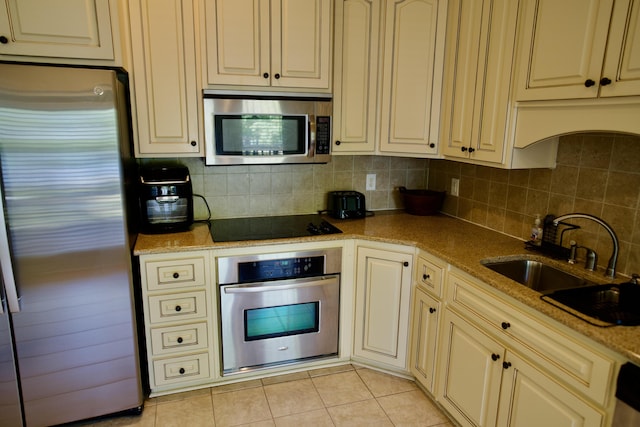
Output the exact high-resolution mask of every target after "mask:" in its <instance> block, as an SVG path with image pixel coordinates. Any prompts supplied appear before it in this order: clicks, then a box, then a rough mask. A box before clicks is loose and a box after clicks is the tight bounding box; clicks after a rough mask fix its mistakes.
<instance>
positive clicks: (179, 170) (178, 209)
mask: <svg viewBox="0 0 640 427" xmlns="http://www.w3.org/2000/svg"><path fill="white" fill-rule="evenodd" d="M139 197H140V212H141V215H142V224H141V226H142V231H143V232H145V233H172V232H177V231H185V230H188V229H189V227H191V224H193V189H192V187H191V177H190V176H189V169H188V168H187V167H185V166H152V167H146V168H143V169H142V170H141V173H140V190H139Z"/></svg>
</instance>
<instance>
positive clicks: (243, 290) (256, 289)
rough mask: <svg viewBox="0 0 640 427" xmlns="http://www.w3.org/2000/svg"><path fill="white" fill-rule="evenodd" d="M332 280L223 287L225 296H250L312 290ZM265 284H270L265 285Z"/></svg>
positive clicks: (329, 277)
mask: <svg viewBox="0 0 640 427" xmlns="http://www.w3.org/2000/svg"><path fill="white" fill-rule="evenodd" d="M330 279H335V277H333V276H328V277H322V278H321V279H318V278H313V279H295V280H294V282H295V283H289V284H286V285H285V284H283V285H279V284H278V283H287V282H291V281H289V280H288V281H286V282H260V283H255V284H251V285H232V286H222V288H223V290H224V293H225V294H249V293H260V292H269V291H281V290H287V289H303V288H312V287H314V286H318V285H326V284H327V283H326V281H327V280H330ZM265 283H268V284H266V285H265Z"/></svg>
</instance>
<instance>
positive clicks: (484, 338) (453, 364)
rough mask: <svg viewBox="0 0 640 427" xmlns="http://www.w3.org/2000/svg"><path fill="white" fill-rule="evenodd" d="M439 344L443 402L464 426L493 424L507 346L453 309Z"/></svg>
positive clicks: (446, 321) (446, 316) (440, 398)
mask: <svg viewBox="0 0 640 427" xmlns="http://www.w3.org/2000/svg"><path fill="white" fill-rule="evenodd" d="M440 347H441V348H442V350H443V351H442V358H441V359H440V364H439V368H438V369H439V375H440V379H439V384H440V385H439V392H438V396H437V397H438V401H439V402H440V404H441V405H442V406H443V407H444V408H446V409H447V410H448V411H449V412H450V413H451V414H453V415H454V416H456V419H457V421H458V422H460V423H461V424H462V425H465V426H494V425H495V424H496V416H497V411H498V398H499V393H500V380H501V376H502V362H503V360H504V354H505V349H504V347H503V346H502V345H500V344H498V343H497V342H496V341H494V340H493V339H492V338H490V337H489V336H488V335H485V334H484V333H483V332H482V331H481V330H480V329H478V328H477V327H475V326H473V325H472V324H471V323H468V322H467V321H465V320H464V319H462V318H461V317H460V316H458V315H457V314H455V313H453V312H452V311H450V310H446V311H445V313H444V328H443V329H442V340H441V345H440Z"/></svg>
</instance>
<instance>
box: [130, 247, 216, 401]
mask: <svg viewBox="0 0 640 427" xmlns="http://www.w3.org/2000/svg"><path fill="white" fill-rule="evenodd" d="M209 268H210V261H209V253H208V252H207V251H201V252H188V253H172V254H159V255H142V256H140V275H141V279H142V298H143V308H144V322H145V334H146V349H147V360H148V368H149V383H150V387H151V393H152V394H153V393H162V392H168V391H180V390H181V389H184V388H186V387H190V386H196V385H202V384H207V383H210V382H212V380H213V379H214V378H215V372H217V371H216V369H215V364H216V362H215V360H216V358H214V357H213V350H212V348H213V341H214V337H215V336H216V334H215V329H214V323H213V318H214V316H213V312H214V309H215V308H214V306H213V301H214V299H215V298H214V296H213V295H212V293H211V292H212V291H211V286H212V285H211V283H212V282H211V272H210V271H209Z"/></svg>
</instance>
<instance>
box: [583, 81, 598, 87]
mask: <svg viewBox="0 0 640 427" xmlns="http://www.w3.org/2000/svg"><path fill="white" fill-rule="evenodd" d="M595 84H596V82H595V81H593V80H591V79H587V80H585V81H584V87H591V86H593V85H595Z"/></svg>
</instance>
